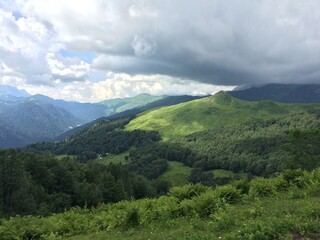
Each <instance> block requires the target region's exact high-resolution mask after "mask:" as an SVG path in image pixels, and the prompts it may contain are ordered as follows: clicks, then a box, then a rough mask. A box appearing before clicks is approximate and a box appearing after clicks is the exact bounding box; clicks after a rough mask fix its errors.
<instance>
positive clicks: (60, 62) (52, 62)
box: [46, 52, 90, 81]
mask: <svg viewBox="0 0 320 240" xmlns="http://www.w3.org/2000/svg"><path fill="white" fill-rule="evenodd" d="M46 61H47V63H48V66H49V69H50V72H51V73H52V74H53V76H54V77H55V78H58V79H60V80H62V81H64V80H67V81H70V80H81V79H84V78H85V77H86V76H87V74H88V72H89V70H90V65H89V64H88V63H85V62H84V61H82V60H80V59H77V58H69V57H62V56H61V55H58V54H55V53H52V52H49V53H47V55H46Z"/></svg>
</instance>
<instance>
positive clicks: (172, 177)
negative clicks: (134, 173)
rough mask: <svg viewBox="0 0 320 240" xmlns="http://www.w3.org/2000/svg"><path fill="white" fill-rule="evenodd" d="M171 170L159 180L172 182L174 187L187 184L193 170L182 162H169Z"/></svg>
mask: <svg viewBox="0 0 320 240" xmlns="http://www.w3.org/2000/svg"><path fill="white" fill-rule="evenodd" d="M168 164H169V168H168V170H167V171H166V172H165V173H163V174H162V175H161V176H160V177H159V179H165V180H168V181H169V182H171V184H172V186H181V185H184V184H186V183H187V181H188V178H189V176H190V173H191V170H192V168H190V167H188V166H186V165H184V164H183V163H180V162H175V161H168Z"/></svg>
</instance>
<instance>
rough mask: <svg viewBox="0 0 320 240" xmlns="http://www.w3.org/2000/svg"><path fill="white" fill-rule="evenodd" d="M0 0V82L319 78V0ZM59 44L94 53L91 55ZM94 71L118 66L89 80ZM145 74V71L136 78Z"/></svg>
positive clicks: (116, 91) (136, 88) (103, 90)
mask: <svg viewBox="0 0 320 240" xmlns="http://www.w3.org/2000/svg"><path fill="white" fill-rule="evenodd" d="M9 2H10V3H9ZM1 7H2V9H0V82H2V83H5V82H8V81H13V84H21V83H22V84H25V85H28V86H29V87H30V88H31V86H33V87H35V88H34V89H38V90H40V87H43V89H45V88H48V89H51V88H52V89H59V91H60V90H61V92H59V91H58V93H54V92H52V94H53V95H56V96H58V95H59V96H66V95H67V94H70V96H73V97H75V98H76V99H88V100H90V99H92V100H97V99H101V98H102V96H103V94H104V95H105V96H106V97H115V96H124V95H130V94H134V93H138V92H140V91H149V92H150V93H162V92H163V93H171V92H173V91H176V93H182V92H183V93H186V92H190V93H196V92H197V91H198V93H202V92H204V90H206V88H208V89H210V88H213V87H212V85H210V83H211V84H218V85H222V86H223V85H238V84H242V83H264V82H296V83H305V82H319V79H320V70H319V66H320V58H319V56H320V25H319V24H317V23H318V22H319V19H320V11H319V9H320V2H319V1H317V0H305V1H300V0H283V1H277V0H261V1H252V0H242V1H231V0H225V1H220V0H202V1H196V0H190V1H183V0H163V1H157V0H121V1H118V0H108V1H103V0H91V1H87V0H68V1H65V0H47V1H43V0H16V1H12V3H11V1H4V2H3V3H2V2H1V3H0V8H1ZM12 11H18V12H19V13H21V15H22V16H24V17H20V18H18V19H16V18H15V17H14V16H13V15H12ZM61 49H65V50H66V51H68V50H71V51H80V52H86V51H88V52H92V53H94V55H95V56H97V57H96V59H94V61H93V63H92V65H89V64H88V63H85V62H83V61H81V59H78V58H74V57H70V56H69V57H68V56H65V55H62V54H60V53H59V50H61ZM9 70H10V71H9ZM94 71H104V72H105V73H106V72H109V71H112V72H114V73H116V74H115V75H114V77H112V78H110V79H108V80H106V81H104V80H103V79H99V80H97V79H95V80H94V81H95V82H96V83H92V82H93V81H92V80H91V79H90V76H91V75H92V73H93V72H94ZM147 75H148V76H150V78H151V79H152V80H150V81H149V80H148V81H147V80H141V79H145V78H146V77H147ZM128 76H129V77H128ZM134 76H136V77H134ZM137 76H138V77H137ZM169 76H170V77H169ZM169 78H170V79H169ZM136 79H140V80H139V81H138V80H136ZM181 79H188V81H185V82H184V81H183V80H181ZM91 81H92V82H91ZM196 82H199V83H200V84H196ZM193 84H194V85H193ZM42 85H46V86H42ZM80 86H83V87H84V89H80ZM181 89H182V90H181ZM195 89H197V90H195ZM77 91H78V92H77ZM94 91H97V93H95V92H94ZM126 91H127V92H126Z"/></svg>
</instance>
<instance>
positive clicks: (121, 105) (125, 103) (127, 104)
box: [101, 93, 167, 113]
mask: <svg viewBox="0 0 320 240" xmlns="http://www.w3.org/2000/svg"><path fill="white" fill-rule="evenodd" d="M166 97H167V96H164V95H163V96H152V95H149V94H145V93H144V94H139V95H137V96H135V97H128V98H117V99H110V100H105V101H103V102H101V103H102V104H103V105H106V106H107V107H108V108H110V109H112V111H114V112H117V113H119V112H123V111H126V110H128V109H132V108H136V107H142V106H144V105H147V104H149V103H152V102H155V101H157V100H160V99H164V98H166Z"/></svg>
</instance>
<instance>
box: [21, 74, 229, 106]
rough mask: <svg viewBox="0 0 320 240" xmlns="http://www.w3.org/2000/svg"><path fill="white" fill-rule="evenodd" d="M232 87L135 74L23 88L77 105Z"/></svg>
mask: <svg viewBox="0 0 320 240" xmlns="http://www.w3.org/2000/svg"><path fill="white" fill-rule="evenodd" d="M233 87H234V86H214V85H211V84H205V83H198V82H195V81H192V80H184V79H179V78H173V77H170V76H164V75H148V76H147V75H135V76H131V75H128V74H114V73H109V74H108V76H107V78H106V79H105V80H103V81H100V82H96V83H92V82H90V81H84V82H77V83H76V84H72V83H67V84H64V85H60V87H58V88H57V86H55V87H52V86H39V87H34V86H25V88H26V89H27V91H28V92H29V93H31V94H37V93H45V94H46V95H48V96H50V97H53V98H56V99H67V100H76V101H81V102H99V101H103V100H106V99H111V98H122V97H130V96H135V95H138V94H140V93H149V94H151V95H163V94H166V95H207V94H213V93H215V92H218V91H220V90H231V89H232V88H233Z"/></svg>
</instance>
